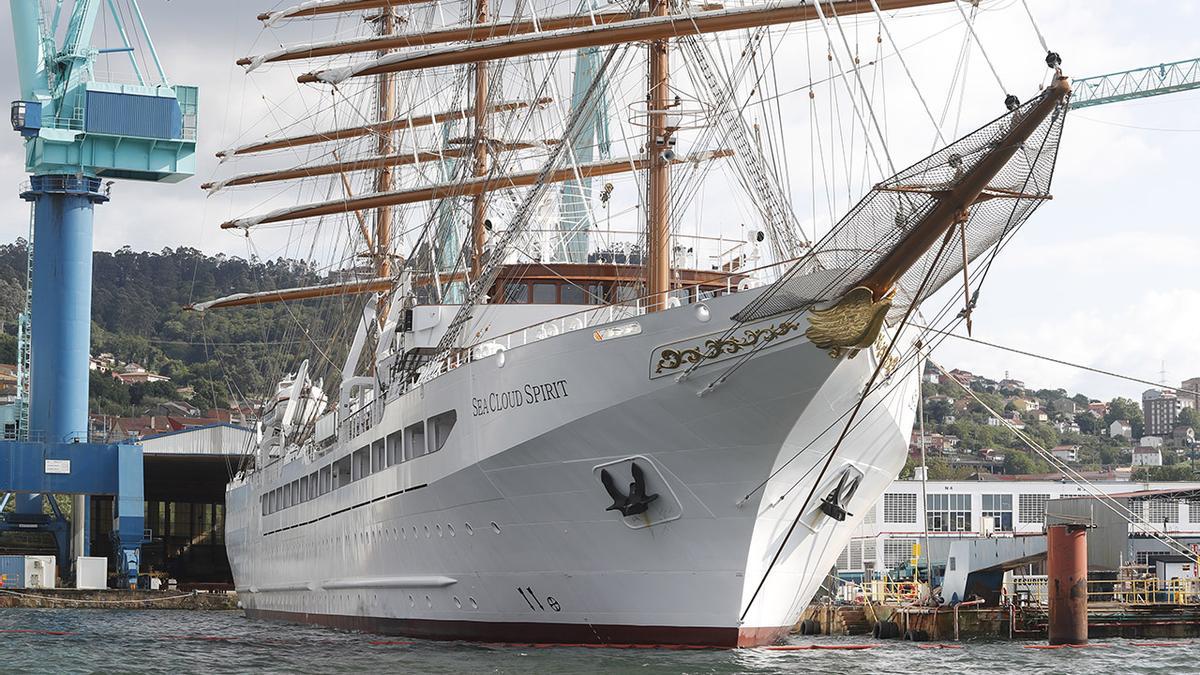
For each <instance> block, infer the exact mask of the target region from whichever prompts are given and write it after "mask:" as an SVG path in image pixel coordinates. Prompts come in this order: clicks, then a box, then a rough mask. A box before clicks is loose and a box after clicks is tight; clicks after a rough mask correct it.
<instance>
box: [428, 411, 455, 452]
mask: <svg viewBox="0 0 1200 675" xmlns="http://www.w3.org/2000/svg"><path fill="white" fill-rule="evenodd" d="M456 421H458V413H457V412H456V411H454V410H448V411H446V412H444V413H442V414H440V415H434V416H433V417H430V418H429V430H430V433H431V434H433V449H432V450H430V452H437V451H438V450H441V449H442V448H443V447H444V446H445V445H446V439H447V438H449V437H450V430H451V429H453V428H454V423H455V422H456Z"/></svg>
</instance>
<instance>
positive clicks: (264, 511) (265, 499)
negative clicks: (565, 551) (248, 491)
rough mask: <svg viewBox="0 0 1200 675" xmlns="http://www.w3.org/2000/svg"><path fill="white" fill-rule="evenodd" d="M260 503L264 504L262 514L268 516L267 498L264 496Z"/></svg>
mask: <svg viewBox="0 0 1200 675" xmlns="http://www.w3.org/2000/svg"><path fill="white" fill-rule="evenodd" d="M260 501H261V502H262V514H263V515H264V516H265V515H267V496H266V495H263V496H262V497H261V498H260Z"/></svg>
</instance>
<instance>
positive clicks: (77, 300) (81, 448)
mask: <svg viewBox="0 0 1200 675" xmlns="http://www.w3.org/2000/svg"><path fill="white" fill-rule="evenodd" d="M47 4H48V5H49V8H47V7H46V6H44V5H43V0H10V1H9V5H10V8H11V11H12V26H13V44H14V46H15V48H16V65H17V71H18V76H19V77H18V79H19V82H20V87H21V91H20V100H17V101H14V102H13V104H12V110H11V113H12V116H11V119H12V126H13V129H14V130H15V131H17V132H18V133H20V134H21V136H22V137H23V139H24V144H25V170H26V172H28V173H29V174H30V177H29V182H28V183H26V184H25V185H24V186H23V188H22V190H21V193H20V196H21V199H23V200H25V201H27V202H29V203H30V204H31V211H32V226H31V234H32V236H31V241H30V242H29V246H30V247H31V253H30V256H31V259H30V271H29V277H30V279H29V281H30V293H31V294H30V297H29V300H28V303H27V304H28V307H27V313H28V322H29V332H28V333H26V332H25V331H24V323H22V338H24V336H25V335H26V334H28V335H29V336H30V338H29V341H28V346H27V347H26V346H25V345H24V344H23V343H24V340H23V339H22V340H21V342H22V344H21V347H20V348H19V350H20V351H21V352H22V354H21V355H20V356H19V358H18V361H20V363H19V364H18V368H19V370H20V371H21V375H20V377H19V378H18V379H19V380H20V381H21V384H22V385H23V384H24V383H25V382H28V386H29V392H28V399H27V401H28V408H27V412H26V411H25V409H24V407H23V406H24V405H25V401H26V399H24V398H23V397H22V399H21V401H20V402H19V403H18V424H17V425H16V426H17V438H16V440H9V441H5V442H3V443H0V494H4V497H3V501H2V502H0V506H2V505H6V504H7V503H8V502H9V500H10V499H11V500H13V502H14V506H15V509H14V510H13V512H11V513H8V514H6V515H4V516H3V520H0V531H12V530H20V531H27V530H40V531H47V532H51V533H53V534H54V536H55V540H56V544H57V548H58V556H59V564H60V569H68V566H69V561H70V560H71V559H72V557H73V555H86V554H87V553H88V542H87V538H86V532H87V529H86V527H87V526H86V518H87V511H88V508H87V500H86V496H87V495H111V496H113V497H114V498H115V504H114V509H113V515H114V520H113V551H114V552H115V553H114V557H115V558H116V559H117V560H116V567H117V569H118V571H119V573H120V575H122V576H123V577H124V578H127V579H128V580H130V581H136V576H137V573H138V567H139V560H138V550H139V547H140V545H141V543H142V541H143V539H144V538H145V533H144V529H143V508H144V504H143V499H142V495H143V486H142V455H141V449H140V447H139V446H136V445H129V444H121V445H108V444H100V443H89V442H88V441H89V438H88V372H89V368H88V366H89V356H90V340H91V306H92V222H93V211H94V209H95V207H96V206H97V205H99V204H104V203H105V202H107V201H109V199H110V198H111V196H112V195H111V194H110V188H111V185H112V180H114V179H125V180H137V181H149V182H156V183H176V182H179V181H181V180H184V179H185V178H187V177H189V176H191V175H192V174H193V173H195V168H196V113H197V94H198V92H197V89H196V87H189V86H183V85H177V84H171V83H170V81H169V80H168V79H167V75H166V73H165V72H164V71H163V68H162V64H161V63H160V62H159V59H158V55H157V53H156V52H155V50H154V43H153V42H152V41H151V39H150V34H149V32H148V31H147V29H146V23H145V20H144V19H143V17H142V13H141V10H140V9H139V7H138V4H137V0H73V1H72V2H71V3H70V5H69V6H70V10H69V12H68V11H67V10H66V9H65V8H64V4H65V3H64V0H52V1H51V2H49V3H47ZM119 7H120V8H123V9H124V10H125V11H124V12H122V11H119ZM105 8H107V14H106V15H105V24H106V25H112V26H113V27H114V28H115V30H116V33H117V34H118V35H119V37H120V44H119V46H115V47H110V48H100V47H96V46H93V42H95V41H97V37H98V36H95V35H94V34H93V33H94V28H95V26H96V21H97V18H98V16H100V14H101V12H102V11H104V10H105ZM64 19H65V20H66V21H67V23H66V25H65V26H62V25H61V24H60V22H61V21H62V20H64ZM60 34H61V35H62V37H61V39H59V37H58V36H59V35H60ZM135 45H136V46H135ZM122 53H123V54H127V55H128V59H129V63H130V69H131V71H132V72H131V73H129V77H127V78H114V77H112V76H102V75H101V74H100V73H99V72H98V71H97V70H96V68H95V66H96V63H97V59H99V58H100V57H102V56H104V55H112V56H115V55H117V54H122ZM121 60H122V61H123V60H124V59H123V57H121ZM150 64H152V65H153V71H150V69H149V65H150ZM114 79H128V80H130V82H117V81H111V80H114ZM26 367H27V368H28V370H27V372H26V371H25V370H24V369H25V368H26ZM24 378H27V379H24ZM22 394H23V392H22ZM19 395H21V394H19ZM54 494H61V495H68V494H69V495H74V496H75V498H74V505H73V509H72V511H73V512H72V522H71V523H70V530H71V537H70V538H69V539H68V537H67V523H66V522H65V520H64V519H63V517H62V514H61V513H60V512H59V510H58V507H57V505H56V503H55V501H54V499H52V498H50V499H48V501H49V503H50V507H51V510H52V512H53V515H43V508H42V504H43V500H44V499H47V498H48V497H50V496H51V495H54ZM0 510H2V508H0ZM72 554H73V555H72Z"/></svg>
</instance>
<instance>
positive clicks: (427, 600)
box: [408, 593, 479, 609]
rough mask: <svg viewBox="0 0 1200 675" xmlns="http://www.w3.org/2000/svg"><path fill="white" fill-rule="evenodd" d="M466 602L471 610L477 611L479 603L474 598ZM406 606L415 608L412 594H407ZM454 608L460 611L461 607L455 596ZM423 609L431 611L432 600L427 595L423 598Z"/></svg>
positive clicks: (460, 601) (415, 601) (415, 604)
mask: <svg viewBox="0 0 1200 675" xmlns="http://www.w3.org/2000/svg"><path fill="white" fill-rule="evenodd" d="M467 602H469V603H471V609H479V603H478V602H475V598H472V597H468V598H467ZM408 606H409V607H416V606H417V599H416V598H414V597H413V596H412V593H409V594H408ZM454 606H455V607H457V608H459V609H462V606H463V604H462V600H459V599H458V596H457V595H456V596H454ZM425 607H426V609H433V598H430V597H429V596H428V595H426V596H425Z"/></svg>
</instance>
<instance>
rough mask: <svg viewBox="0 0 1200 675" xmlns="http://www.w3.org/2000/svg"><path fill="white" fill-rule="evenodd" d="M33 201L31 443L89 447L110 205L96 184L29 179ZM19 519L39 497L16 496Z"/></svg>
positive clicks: (81, 546)
mask: <svg viewBox="0 0 1200 675" xmlns="http://www.w3.org/2000/svg"><path fill="white" fill-rule="evenodd" d="M21 198H22V199H24V200H26V201H30V202H33V203H34V212H33V213H34V220H33V223H34V224H33V237H34V241H36V242H37V244H36V245H35V246H34V253H33V255H34V265H33V270H34V271H33V316H32V317H31V323H32V333H33V336H32V338H33V339H32V350H31V352H32V353H31V367H30V371H31V373H30V374H31V379H30V393H31V394H32V397H31V399H32V404H31V406H30V411H29V427H30V429H29V432H30V433H29V437H30V438H31V439H36V440H39V441H44V442H50V443H86V442H87V441H88V380H87V377H88V375H87V374H88V372H89V369H88V358H89V355H90V353H91V350H90V347H91V344H90V343H91V325H92V324H91V321H92V209H93V208H94V207H95V205H96V204H102V203H104V202H106V201H108V195H107V194H105V193H104V192H102V191H101V182H100V179H99V178H93V177H87V176H83V177H80V176H64V175H57V174H49V175H42V176H32V177H30V182H29V187H28V189H26V190H25V191H23V192H22V193H21ZM87 508H88V507H87V499H86V498H84V497H82V496H78V497H76V499H75V500H74V508H73V509H72V510H73V513H72V517H71V543H72V550H73V551H74V555H86V554H87V553H88V551H87V537H86V530H85V529H84V527H85V525H86V522H87V519H86V518H85V517H83V516H84V514H86V512H87ZM16 509H17V512H18V513H22V514H27V515H36V514H40V513H42V496H41V495H18V498H17V502H16Z"/></svg>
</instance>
